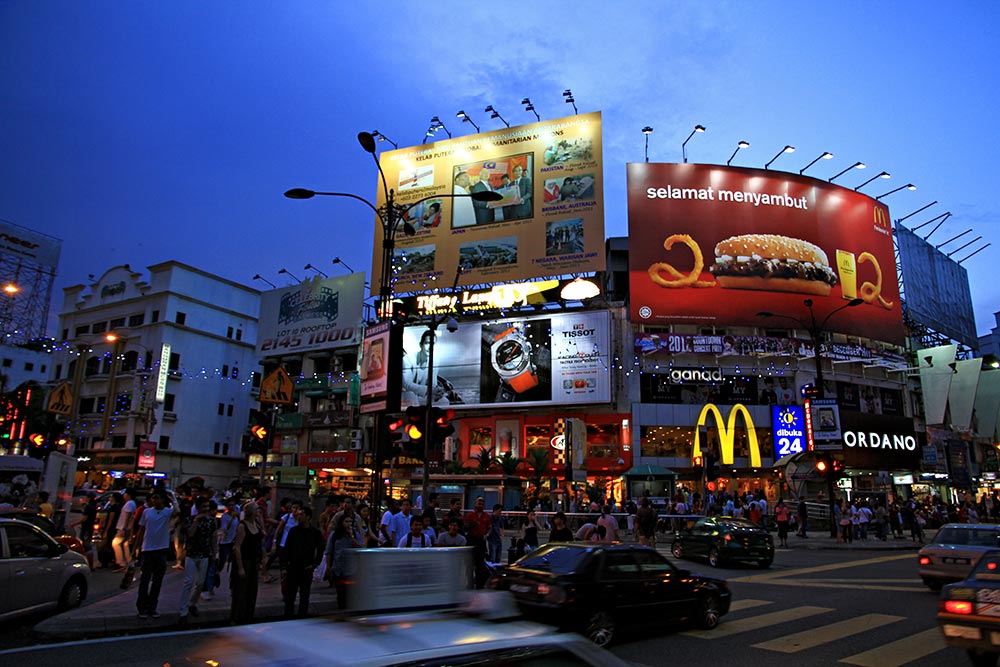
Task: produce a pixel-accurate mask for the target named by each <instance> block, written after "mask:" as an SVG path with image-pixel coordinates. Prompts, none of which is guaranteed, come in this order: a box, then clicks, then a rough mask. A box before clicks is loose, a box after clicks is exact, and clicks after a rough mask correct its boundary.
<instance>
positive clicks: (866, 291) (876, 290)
mask: <svg viewBox="0 0 1000 667" xmlns="http://www.w3.org/2000/svg"><path fill="white" fill-rule="evenodd" d="M864 262H870V263H871V265H872V266H873V267H874V268H875V284H874V285H873V284H872V283H870V282H868V281H867V280H866V281H865V282H863V283H861V290H860V293H861V298H862V299H863V300H864V301H865V303H875V301H878V303H879V305H880V306H882V307H883V308H885V309H886V310H890V309H891V308H892V307H893V305H895V302H894V301H886V300H885V299H884V298H882V267H880V266H879V265H878V260H877V259H875V256H874V255H872V254H871V253H870V252H863V253H861V254H860V255H858V264H859V265H860V264H862V263H864Z"/></svg>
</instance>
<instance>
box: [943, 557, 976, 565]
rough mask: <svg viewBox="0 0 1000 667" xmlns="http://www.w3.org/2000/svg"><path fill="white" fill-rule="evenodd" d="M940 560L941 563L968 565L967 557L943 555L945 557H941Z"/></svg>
mask: <svg viewBox="0 0 1000 667" xmlns="http://www.w3.org/2000/svg"><path fill="white" fill-rule="evenodd" d="M941 562H942V563H954V564H955V565H968V564H969V559H968V558H948V557H945V558H942V559H941Z"/></svg>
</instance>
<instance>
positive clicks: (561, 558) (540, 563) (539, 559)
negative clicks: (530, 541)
mask: <svg viewBox="0 0 1000 667" xmlns="http://www.w3.org/2000/svg"><path fill="white" fill-rule="evenodd" d="M589 551H590V550H589V549H587V548H585V547H568V546H556V545H553V546H549V547H542V548H541V549H539V550H538V551H535V552H533V553H531V554H530V555H528V556H525V557H524V558H522V559H521V560H519V561H518V562H517V563H516V565H515V566H516V567H519V568H524V569H527V570H541V571H543V572H552V573H553V574H567V573H569V572H576V571H577V568H578V567H579V565H580V563H581V562H583V559H584V558H585V557H586V555H587V553H588V552H589Z"/></svg>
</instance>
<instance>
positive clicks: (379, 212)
mask: <svg viewBox="0 0 1000 667" xmlns="http://www.w3.org/2000/svg"><path fill="white" fill-rule="evenodd" d="M433 120H437V117H436V116H435V118H434V119H433ZM438 123H440V121H438ZM442 127H443V125H442ZM445 131H446V132H447V129H446V130H445ZM358 143H359V144H361V147H362V148H363V149H364V150H365V152H367V153H369V154H371V156H372V160H373V161H374V162H375V167H376V168H377V169H378V173H379V177H380V178H381V180H382V191H383V192H384V193H385V204H383V205H382V206H380V207H376V206H375V205H374V204H372V203H371V202H370V201H368V200H367V199H365V198H364V197H360V196H358V195H356V194H352V193H350V192H317V191H315V190H307V189H306V188H292V189H291V190H288V191H287V192H285V196H286V197H288V198H289V199H312V198H313V197H315V196H316V195H322V196H325V197H347V198H349V199H356V200H358V201H359V202H361V203H363V204H364V205H365V206H367V207H368V208H370V209H371V210H372V211H374V212H375V216H376V217H377V218H378V221H379V224H381V225H382V267H381V269H382V271H381V277H380V278H379V319H380V320H387V319H389V318H390V317H392V299H393V289H392V260H393V256H394V254H395V248H396V233H397V232H398V231H399V230H400V228H402V230H403V233H404V234H406V235H407V236H413V235H414V234H416V230H415V229H414V228H413V225H411V224H410V223H409V222H406V214H407V213H408V212H409V211H410V209H411V208H413V207H414V206H416V205H417V204H420V203H423V202H425V201H427V200H429V199H438V198H443V197H448V198H455V197H471V198H472V199H473V200H475V201H485V202H489V201H499V200H500V199H503V195H501V194H500V193H498V192H493V191H486V192H472V193H462V194H455V193H446V192H445V193H441V194H436V195H430V196H427V197H423V198H421V199H418V200H417V201H415V202H413V203H412V204H397V203H396V191H395V190H394V189H392V188H390V187H389V182H388V181H387V180H386V178H385V172H383V171H382V165H381V164H379V161H378V158H377V157H376V156H375V137H373V136H372V135H371V134H369V133H368V132H359V133H358ZM401 222H402V225H401V224H400V223H401ZM340 263H341V264H343V261H341V262H340ZM345 266H346V265H345ZM456 281H457V276H456ZM383 417H384V415H383V414H382V413H376V415H375V432H376V433H377V434H378V436H377V437H378V438H381V437H382V436H383V433H382V424H381V420H382V418H383ZM375 449H376V451H375V453H376V458H378V455H379V451H380V447H379V443H378V442H376V446H375ZM376 467H377V466H376ZM426 468H427V465H426V463H425V464H424V469H425V470H426ZM378 474H380V471H379V470H374V471H373V472H372V476H373V484H374V479H375V476H376V475H378ZM374 488H375V489H380V488H381V484H374ZM373 495H376V494H373ZM374 500H375V501H376V502H377V501H378V498H377V497H375V498H374Z"/></svg>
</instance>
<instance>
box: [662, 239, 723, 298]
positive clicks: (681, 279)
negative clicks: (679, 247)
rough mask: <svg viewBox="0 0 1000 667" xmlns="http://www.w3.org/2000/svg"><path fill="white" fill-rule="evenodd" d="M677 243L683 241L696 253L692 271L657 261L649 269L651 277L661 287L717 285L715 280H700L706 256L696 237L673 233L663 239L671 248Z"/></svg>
mask: <svg viewBox="0 0 1000 667" xmlns="http://www.w3.org/2000/svg"><path fill="white" fill-rule="evenodd" d="M675 243H683V244H684V245H686V246H687V247H688V248H690V249H691V253H692V254H693V255H694V266H693V267H692V268H691V271H690V273H682V272H680V271H678V270H677V269H676V268H674V266H673V265H671V264H668V263H666V262H656V263H654V264H652V265H650V267H649V269H648V270H647V273H648V274H649V279H650V280H652V281H653V282H654V283H656V284H657V285H659V286H660V287H669V288H673V287H715V284H716V283H715V281H714V280H699V278H700V277H701V272H702V271H703V270H704V268H705V257H704V255H702V253H701V248H700V247H698V244H697V243H695V242H694V239H692V238H691V237H690V236H688V235H687V234H673V235H671V236H668V237H667V238H666V239H664V240H663V248H664V249H665V250H670V249H671V248H673V247H674V244H675ZM663 273H667V274H668V275H670V279H667V278H664V277H663V275H662V274H663Z"/></svg>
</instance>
